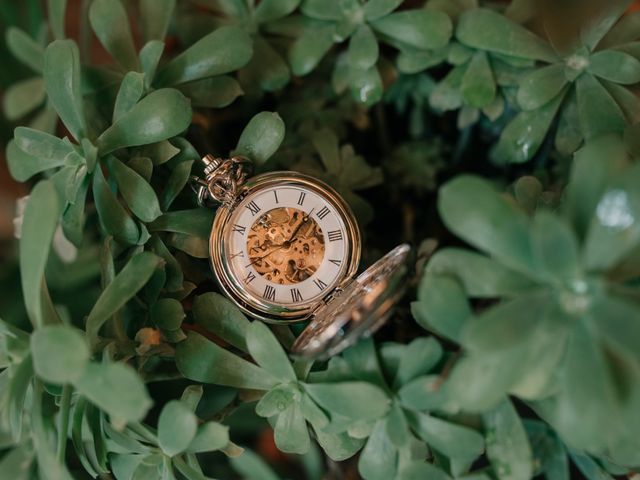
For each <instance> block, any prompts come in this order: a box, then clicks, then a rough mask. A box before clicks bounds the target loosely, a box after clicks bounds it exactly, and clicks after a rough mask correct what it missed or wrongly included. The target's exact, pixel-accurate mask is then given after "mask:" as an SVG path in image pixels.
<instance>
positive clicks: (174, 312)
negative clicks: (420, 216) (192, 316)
mask: <svg viewBox="0 0 640 480" xmlns="http://www.w3.org/2000/svg"><path fill="white" fill-rule="evenodd" d="M149 314H150V316H151V320H152V321H153V322H154V323H155V324H156V325H157V326H158V327H160V328H162V329H164V330H177V329H178V328H180V325H181V324H182V320H183V319H184V317H185V313H184V309H183V308H182V304H181V303H180V302H179V301H178V300H176V299H174V298H161V299H160V300H158V301H157V302H156V303H154V304H153V306H152V307H151V310H150V311H149Z"/></svg>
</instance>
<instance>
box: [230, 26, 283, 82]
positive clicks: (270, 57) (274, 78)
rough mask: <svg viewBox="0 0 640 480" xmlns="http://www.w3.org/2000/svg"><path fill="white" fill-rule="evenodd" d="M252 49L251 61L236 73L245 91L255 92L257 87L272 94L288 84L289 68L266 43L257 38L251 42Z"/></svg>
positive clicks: (262, 39) (259, 37)
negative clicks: (245, 88)
mask: <svg viewBox="0 0 640 480" xmlns="http://www.w3.org/2000/svg"><path fill="white" fill-rule="evenodd" d="M253 49H254V52H253V57H252V58H251V61H250V62H249V63H248V64H247V65H246V66H245V67H244V68H242V70H240V72H239V73H238V78H239V80H240V82H241V83H242V85H245V86H246V87H247V90H249V91H256V90H258V87H259V89H262V90H264V91H267V92H274V91H277V90H280V89H281V88H283V87H284V86H285V85H286V84H287V83H289V79H290V77H291V75H290V74H289V66H288V65H287V62H286V61H285V59H284V58H282V56H281V55H280V54H279V53H278V51H277V50H276V49H275V48H273V47H272V46H271V44H270V43H269V42H268V41H266V40H265V39H264V38H262V37H261V36H257V37H256V38H255V39H254V41H253Z"/></svg>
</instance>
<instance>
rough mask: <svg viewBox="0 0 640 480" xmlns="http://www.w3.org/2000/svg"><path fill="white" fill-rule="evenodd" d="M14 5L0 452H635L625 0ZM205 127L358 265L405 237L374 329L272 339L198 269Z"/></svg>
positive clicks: (623, 464) (308, 472)
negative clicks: (358, 254) (313, 180)
mask: <svg viewBox="0 0 640 480" xmlns="http://www.w3.org/2000/svg"><path fill="white" fill-rule="evenodd" d="M44 3H45V4H46V5H44V7H46V8H43V6H42V5H41V3H40V2H39V1H34V0H28V1H25V2H22V3H21V5H20V7H18V5H17V4H13V3H9V2H3V3H2V4H1V5H0V20H1V22H2V28H3V32H4V36H5V39H6V42H5V43H3V44H2V45H1V46H0V48H1V49H2V50H0V55H1V56H2V59H3V65H5V66H6V68H3V70H2V72H0V84H1V85H2V88H3V89H4V94H3V111H4V114H5V117H4V119H3V123H2V138H3V139H7V146H6V159H7V165H8V168H9V170H10V172H11V175H12V176H13V177H14V179H16V180H17V181H20V182H26V183H28V185H29V188H30V194H29V197H28V199H27V200H23V201H21V202H20V208H19V211H18V213H17V219H16V227H17V232H16V233H18V234H19V237H20V240H19V249H18V250H19V255H18V258H16V259H9V261H8V262H7V264H8V266H7V268H6V269H3V270H4V271H3V275H2V277H1V278H0V282H1V283H0V285H1V286H2V288H3V291H4V292H5V294H6V298H3V300H2V308H3V312H2V317H3V321H2V322H0V369H1V371H0V449H1V450H2V456H1V457H0V478H11V479H16V480H19V479H23V478H24V479H26V478H43V479H44V478H47V479H48V478H52V479H68V478H88V477H94V478H97V477H101V478H110V477H109V476H112V477H114V478H116V479H118V480H124V479H126V480H130V479H135V480H141V479H157V478H163V479H174V478H187V479H193V480H200V479H203V478H213V477H217V478H237V477H238V476H240V477H241V478H248V479H260V480H265V479H267V480H268V479H275V478H309V479H321V478H352V477H354V476H356V475H358V474H359V475H360V476H361V477H362V478H365V479H367V480H377V479H380V480H389V479H397V480H411V479H427V478H428V479H430V480H431V479H435V480H439V479H454V478H455V479H466V480H489V479H498V480H519V479H523V480H526V479H530V478H534V477H537V478H547V479H549V480H564V479H568V478H571V476H572V475H582V476H584V477H586V478H588V479H590V480H591V479H609V478H613V477H614V476H618V475H628V476H629V477H631V475H632V474H633V473H634V472H636V471H638V469H640V455H639V453H638V452H640V444H638V431H639V430H640V415H639V413H638V412H640V357H639V356H638V345H640V292H639V290H638V288H639V285H640V283H639V281H638V279H639V278H640V220H639V218H640V187H639V185H640V171H639V170H638V161H637V160H638V158H639V157H640V142H639V140H638V139H639V138H640V123H639V122H640V118H639V117H640V100H639V98H638V90H637V89H638V85H640V12H636V13H632V12H631V10H630V6H631V1H629V0H614V1H606V2H605V1H604V0H603V1H600V2H598V1H593V2H586V3H585V2H566V5H565V4H563V5H562V8H560V7H558V6H552V5H551V4H552V3H553V2H534V1H533V0H513V1H512V2H502V3H496V2H485V1H479V0H429V1H427V2H421V1H417V2H414V1H410V2H409V1H407V2H403V1H402V0H368V1H360V0H302V1H300V0H261V1H255V2H254V1H253V0H179V1H178V0H139V1H137V0H136V1H133V0H131V1H124V0H123V1H121V0H92V1H89V0H83V1H82V2H71V1H70V2H68V4H67V1H66V0H48V1H47V2H44ZM65 19H67V20H73V22H75V23H74V24H73V29H72V28H70V25H69V21H67V22H65ZM558 25H565V26H566V28H564V29H563V28H558ZM71 30H73V32H79V33H78V34H77V35H75V34H74V35H71V34H70V33H71V32H70V31H71ZM94 35H95V41H97V42H99V44H100V46H99V48H98V47H97V46H96V45H94V43H93V42H94V40H93V36H94ZM9 128H11V129H12V130H13V135H11V134H10V130H9ZM9 138H11V140H10V141H9ZM209 152H211V153H213V154H216V155H228V154H230V153H231V152H233V153H237V154H242V155H245V156H247V157H249V158H251V159H252V160H253V161H254V163H255V164H256V167H257V168H258V170H259V171H266V170H273V169H278V168H280V169H286V168H289V169H294V170H298V171H302V172H305V173H309V174H311V175H313V176H315V177H317V178H319V179H322V180H325V181H327V182H328V183H330V184H331V185H333V186H334V187H335V188H336V189H337V190H338V191H339V192H340V193H341V194H342V195H343V196H344V197H345V199H346V200H347V202H348V203H350V204H351V206H352V207H353V209H354V210H355V212H356V214H357V217H358V220H359V221H360V223H361V227H362V229H363V233H364V235H365V240H366V241H365V248H364V251H363V258H364V262H365V263H368V262H371V261H373V260H374V259H376V258H378V257H379V256H380V255H381V254H382V253H383V252H384V251H385V250H388V249H389V248H390V247H392V246H394V245H395V244H397V243H400V242H403V241H408V242H412V243H414V244H420V243H422V245H421V247H420V249H419V252H420V256H419V258H418V262H417V264H416V273H415V275H414V276H413V278H412V280H411V285H412V287H415V288H411V289H409V293H408V294H407V297H408V298H407V299H406V301H403V302H402V303H401V305H400V306H399V308H398V311H397V312H396V313H395V315H394V316H393V318H392V320H391V321H390V325H389V326H388V327H387V328H385V329H383V330H382V331H381V332H380V334H379V336H377V337H376V338H377V340H376V341H375V342H374V341H373V340H372V339H365V340H362V341H361V342H359V343H358V344H356V345H354V346H353V347H351V348H350V349H348V350H347V351H345V352H344V353H343V354H342V355H340V356H338V357H335V358H332V359H331V360H330V361H328V362H323V363H320V362H316V363H312V362H310V361H303V360H300V359H291V358H289V356H288V355H287V349H288V347H289V346H290V345H291V343H292V342H293V339H294V336H295V334H296V333H297V332H299V328H298V327H295V326H294V327H287V326H277V327H268V326H266V325H264V324H262V323H258V322H252V321H250V320H249V319H247V318H246V317H245V316H244V315H243V314H242V313H241V312H240V310H239V309H238V308H236V307H235V306H234V305H233V304H232V303H231V302H230V301H229V300H227V299H225V298H224V297H223V296H221V295H220V294H218V293H216V292H215V291H212V290H215V286H214V282H213V278H212V276H211V273H210V270H209V268H208V262H207V258H208V236H209V232H210V229H211V223H212V220H213V216H214V213H215V212H214V211H212V210H210V209H204V208H198V207H197V204H196V201H195V198H194V196H193V194H192V192H191V191H190V189H189V188H188V185H187V184H188V182H189V179H190V176H191V175H193V174H201V173H202V166H201V165H199V161H198V160H199V158H200V157H201V155H203V154H204V153H209ZM436 206H437V208H436ZM436 245H437V246H439V247H441V248H438V249H437V250H436V251H435V253H433V250H434V246H436ZM16 285H20V286H21V290H22V295H20V294H19V292H16V288H17V287H16ZM409 304H410V308H409ZM412 317H413V318H412ZM414 319H415V321H414ZM425 329H426V331H428V332H429V333H428V334H426V332H425ZM271 430H272V431H273V443H275V446H276V447H277V449H278V450H279V451H280V452H283V454H280V453H278V452H277V451H276V450H274V449H272V448H270V445H271V441H270V438H269V433H268V432H269V431H271ZM265 435H266V437H265ZM265 439H266V440H265ZM241 445H242V446H241ZM245 448H246V450H245ZM251 449H254V450H255V451H257V452H258V453H255V452H254V451H252V450H251ZM284 454H286V455H284ZM356 472H357V473H356ZM577 472H580V473H577Z"/></svg>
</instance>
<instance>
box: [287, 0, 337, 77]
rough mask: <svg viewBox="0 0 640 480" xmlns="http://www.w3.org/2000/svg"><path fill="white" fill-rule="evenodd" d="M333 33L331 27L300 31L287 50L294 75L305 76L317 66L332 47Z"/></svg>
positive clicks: (315, 27)
mask: <svg viewBox="0 0 640 480" xmlns="http://www.w3.org/2000/svg"><path fill="white" fill-rule="evenodd" d="M308 3H309V2H305V3H304V5H306V4H308ZM303 8H304V7H303ZM334 32H335V27H334V26H333V25H323V26H309V27H307V28H305V29H304V30H303V31H302V34H301V35H300V36H299V37H298V38H296V40H295V41H294V42H293V44H292V45H291V48H290V49H289V63H290V64H291V71H292V72H293V74H294V75H298V76H304V75H307V74H308V73H310V72H311V71H312V70H313V69H315V68H316V67H317V66H318V64H319V63H320V60H322V57H324V56H325V54H326V53H327V52H328V51H329V49H330V48H331V46H332V45H333V39H334Z"/></svg>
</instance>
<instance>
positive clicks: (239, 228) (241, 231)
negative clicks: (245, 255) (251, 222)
mask: <svg viewBox="0 0 640 480" xmlns="http://www.w3.org/2000/svg"><path fill="white" fill-rule="evenodd" d="M233 231H234V232H238V233H239V234H240V235H244V232H246V231H247V227H243V226H242V225H234V226H233Z"/></svg>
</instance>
